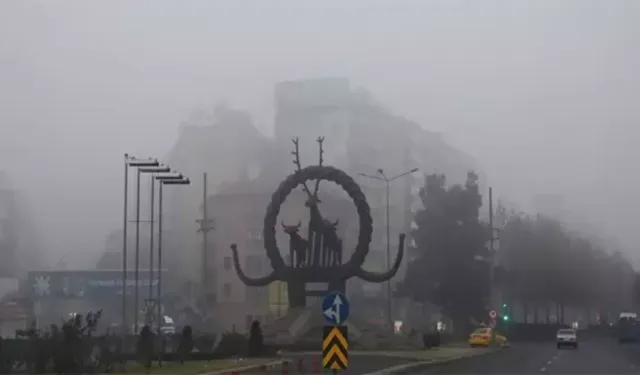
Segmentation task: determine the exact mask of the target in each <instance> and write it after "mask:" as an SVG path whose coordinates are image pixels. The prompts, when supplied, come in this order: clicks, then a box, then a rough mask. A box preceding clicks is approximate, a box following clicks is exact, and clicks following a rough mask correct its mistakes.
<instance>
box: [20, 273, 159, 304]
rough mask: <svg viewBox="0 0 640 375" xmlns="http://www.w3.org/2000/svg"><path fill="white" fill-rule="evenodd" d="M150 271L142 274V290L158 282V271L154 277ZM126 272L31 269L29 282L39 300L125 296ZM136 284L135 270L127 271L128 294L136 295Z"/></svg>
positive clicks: (139, 285)
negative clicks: (123, 276)
mask: <svg viewBox="0 0 640 375" xmlns="http://www.w3.org/2000/svg"><path fill="white" fill-rule="evenodd" d="M150 276H151V275H150V274H149V272H148V271H147V270H140V272H139V275H138V283H137V285H138V288H139V290H142V289H144V290H145V291H146V290H148V288H149V285H152V286H155V285H157V283H158V278H157V277H158V276H157V272H154V274H153V279H152V280H150ZM122 279H123V278H122V271H118V270H86V271H84V270H83V271H31V272H29V284H30V285H31V286H32V289H31V290H32V297H34V298H35V299H47V298H59V299H105V298H107V299H110V298H120V297H121V296H122V290H123V288H122V285H123V284H122ZM135 286H136V281H135V272H134V271H133V270H131V271H130V272H127V285H126V290H127V294H131V295H133V293H134V290H135Z"/></svg>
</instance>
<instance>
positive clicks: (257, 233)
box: [249, 230, 263, 241]
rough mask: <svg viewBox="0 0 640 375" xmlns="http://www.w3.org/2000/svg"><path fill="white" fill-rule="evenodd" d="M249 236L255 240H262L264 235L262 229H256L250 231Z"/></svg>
mask: <svg viewBox="0 0 640 375" xmlns="http://www.w3.org/2000/svg"><path fill="white" fill-rule="evenodd" d="M249 238H250V239H251V240H253V241H262V239H263V237H262V231H261V230H256V231H253V232H251V233H249Z"/></svg>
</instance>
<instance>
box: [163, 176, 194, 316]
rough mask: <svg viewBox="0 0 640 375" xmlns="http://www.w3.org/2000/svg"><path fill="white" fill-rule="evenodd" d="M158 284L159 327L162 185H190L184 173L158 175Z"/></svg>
mask: <svg viewBox="0 0 640 375" xmlns="http://www.w3.org/2000/svg"><path fill="white" fill-rule="evenodd" d="M155 179H156V181H158V182H159V183H160V186H159V187H158V284H157V294H158V298H157V301H156V307H157V309H158V329H160V328H161V326H162V190H163V189H162V187H163V186H164V185H189V184H190V183H191V181H189V179H188V178H186V177H184V176H183V175H182V174H171V175H158V176H156V178H155Z"/></svg>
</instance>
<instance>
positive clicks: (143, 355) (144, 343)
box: [137, 324, 155, 371]
mask: <svg viewBox="0 0 640 375" xmlns="http://www.w3.org/2000/svg"><path fill="white" fill-rule="evenodd" d="M154 340H155V336H154V334H153V332H151V328H149V326H148V325H146V324H145V325H144V327H142V330H140V338H139V340H138V350H137V355H138V361H139V362H140V364H142V365H143V366H144V367H145V368H146V369H147V371H148V370H149V369H150V368H151V361H153V343H154Z"/></svg>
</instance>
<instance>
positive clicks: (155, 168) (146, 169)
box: [133, 160, 171, 334]
mask: <svg viewBox="0 0 640 375" xmlns="http://www.w3.org/2000/svg"><path fill="white" fill-rule="evenodd" d="M156 161H157V160H156ZM169 171H171V168H169V167H168V166H166V165H160V164H159V163H158V164H156V165H148V166H146V165H145V166H138V174H137V179H136V220H135V223H136V258H135V270H134V278H135V283H134V284H135V285H134V288H135V289H134V291H133V295H134V300H133V310H134V319H135V321H134V323H133V324H134V325H133V327H134V332H135V333H136V334H137V333H138V326H139V324H138V320H139V319H138V314H139V309H138V302H139V301H138V299H139V293H140V290H139V286H140V175H142V174H143V173H152V174H153V173H163V172H169ZM151 195H152V196H153V183H152V184H151ZM152 202H153V200H152ZM151 207H152V209H153V204H152V205H151ZM151 223H153V217H152V220H151ZM151 225H153V224H151Z"/></svg>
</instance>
